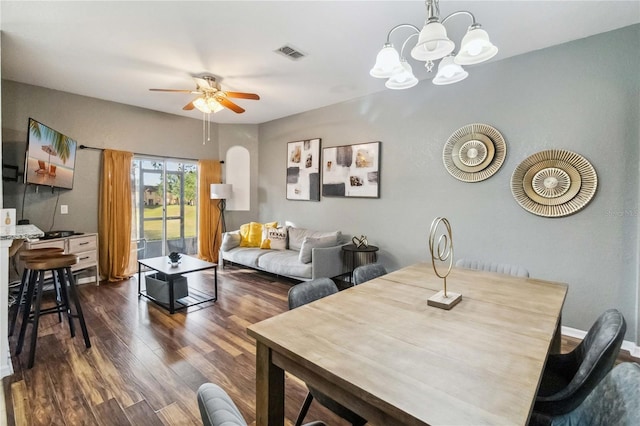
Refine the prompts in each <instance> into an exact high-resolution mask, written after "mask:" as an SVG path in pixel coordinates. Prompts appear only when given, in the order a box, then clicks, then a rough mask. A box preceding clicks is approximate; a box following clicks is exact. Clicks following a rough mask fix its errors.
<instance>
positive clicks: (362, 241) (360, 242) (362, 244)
mask: <svg viewBox="0 0 640 426" xmlns="http://www.w3.org/2000/svg"><path fill="white" fill-rule="evenodd" d="M351 242H352V243H353V245H354V246H356V248H367V247H369V241H367V236H366V235H360V238H358V237H353V238H352V239H351Z"/></svg>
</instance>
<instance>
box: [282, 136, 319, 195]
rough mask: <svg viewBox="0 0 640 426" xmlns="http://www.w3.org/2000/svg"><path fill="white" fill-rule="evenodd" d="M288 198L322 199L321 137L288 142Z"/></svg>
mask: <svg viewBox="0 0 640 426" xmlns="http://www.w3.org/2000/svg"><path fill="white" fill-rule="evenodd" d="M287 200H303V201H320V139H309V140H304V141H297V142H289V143H287Z"/></svg>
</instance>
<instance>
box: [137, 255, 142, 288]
mask: <svg viewBox="0 0 640 426" xmlns="http://www.w3.org/2000/svg"><path fill="white" fill-rule="evenodd" d="M140 271H141V268H140V262H138V297H140V294H142V293H140Z"/></svg>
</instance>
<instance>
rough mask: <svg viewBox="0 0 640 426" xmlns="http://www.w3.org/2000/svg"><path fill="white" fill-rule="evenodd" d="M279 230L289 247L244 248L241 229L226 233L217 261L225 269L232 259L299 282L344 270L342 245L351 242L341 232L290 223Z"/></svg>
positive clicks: (332, 275) (338, 273) (329, 275)
mask: <svg viewBox="0 0 640 426" xmlns="http://www.w3.org/2000/svg"><path fill="white" fill-rule="evenodd" d="M277 229H278V230H279V231H280V232H281V234H282V233H283V234H285V235H286V246H285V247H284V249H280V250H274V249H264V248H259V247H241V246H240V243H241V241H242V237H241V235H240V231H239V230H237V231H230V232H225V233H224V234H223V236H222V246H221V248H220V253H219V261H218V264H219V265H220V267H221V268H224V263H225V262H231V263H234V264H238V265H243V266H247V267H249V268H253V269H257V270H260V271H265V272H270V273H272V274H276V275H280V276H284V277H289V278H293V279H296V280H300V281H308V280H312V279H316V278H322V277H328V278H332V277H335V276H338V275H340V274H342V273H343V272H344V270H343V261H342V246H343V245H344V244H347V243H348V241H346V240H345V237H344V236H343V235H342V233H341V232H340V231H331V232H322V231H314V230H310V229H305V228H296V227H291V226H287V227H281V228H277Z"/></svg>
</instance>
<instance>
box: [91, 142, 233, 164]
mask: <svg viewBox="0 0 640 426" xmlns="http://www.w3.org/2000/svg"><path fill="white" fill-rule="evenodd" d="M79 148H80V149H93V150H94V151H104V150H105V148H96V147H93V146H86V145H80V146H79ZM133 155H145V156H147V157H161V158H174V159H176V160H188V161H198V160H197V159H195V158H185V157H166V156H164V155H155V154H143V153H140V152H134V153H133ZM220 164H224V161H220Z"/></svg>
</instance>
